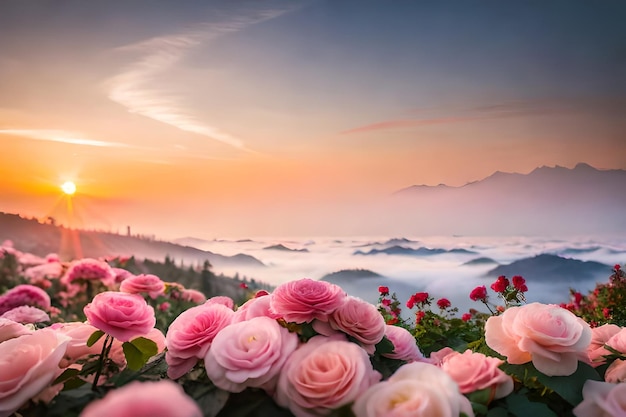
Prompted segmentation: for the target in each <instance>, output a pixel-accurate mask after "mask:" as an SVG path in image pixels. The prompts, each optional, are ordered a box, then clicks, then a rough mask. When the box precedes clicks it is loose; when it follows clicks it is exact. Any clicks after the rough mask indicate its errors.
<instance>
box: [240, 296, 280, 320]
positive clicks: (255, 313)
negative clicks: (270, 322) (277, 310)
mask: <svg viewBox="0 0 626 417" xmlns="http://www.w3.org/2000/svg"><path fill="white" fill-rule="evenodd" d="M270 299H271V298H270V297H269V296H262V297H256V298H251V299H249V300H248V301H246V302H245V303H243V304H242V305H241V306H239V308H238V309H237V310H236V311H235V315H234V316H233V323H238V322H240V321H245V320H250V319H251V318H253V317H269V318H272V319H277V318H278V317H277V316H276V315H275V314H272V312H271V311H270Z"/></svg>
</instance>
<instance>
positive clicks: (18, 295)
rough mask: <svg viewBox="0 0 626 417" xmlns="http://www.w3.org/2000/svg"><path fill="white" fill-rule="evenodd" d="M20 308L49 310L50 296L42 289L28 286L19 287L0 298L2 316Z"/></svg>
mask: <svg viewBox="0 0 626 417" xmlns="http://www.w3.org/2000/svg"><path fill="white" fill-rule="evenodd" d="M19 306H33V307H39V308H41V309H43V310H48V309H49V308H50V296H49V295H48V294H47V293H46V292H45V291H44V290H42V289H41V288H39V287H35V286H34V285H28V284H23V285H18V286H17V287H14V288H11V289H10V290H9V291H7V292H6V293H4V295H2V296H0V314H4V313H6V312H7V311H9V310H11V309H13V308H15V307H19Z"/></svg>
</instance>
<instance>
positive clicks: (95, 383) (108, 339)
mask: <svg viewBox="0 0 626 417" xmlns="http://www.w3.org/2000/svg"><path fill="white" fill-rule="evenodd" d="M107 344H108V347H107ZM112 346H113V336H110V335H108V334H107V336H106V338H105V339H104V343H103V344H102V352H100V358H99V359H98V370H97V371H96V376H95V377H94V379H93V384H92V385H91V390H92V391H95V390H96V388H97V387H98V380H99V379H100V375H101V374H102V369H103V368H104V364H105V362H106V359H107V356H108V355H109V352H110V351H111V347H112Z"/></svg>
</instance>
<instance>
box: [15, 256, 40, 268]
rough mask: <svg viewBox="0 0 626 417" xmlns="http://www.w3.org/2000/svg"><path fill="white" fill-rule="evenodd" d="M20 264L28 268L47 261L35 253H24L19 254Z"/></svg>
mask: <svg viewBox="0 0 626 417" xmlns="http://www.w3.org/2000/svg"><path fill="white" fill-rule="evenodd" d="M17 261H18V262H19V264H20V265H22V266H23V267H24V268H28V267H31V266H34V265H41V264H43V263H45V262H46V260H45V259H44V258H42V257H41V256H37V255H34V254H32V253H22V254H21V255H19V256H18V260H17Z"/></svg>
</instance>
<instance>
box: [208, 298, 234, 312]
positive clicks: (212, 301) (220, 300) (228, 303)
mask: <svg viewBox="0 0 626 417" xmlns="http://www.w3.org/2000/svg"><path fill="white" fill-rule="evenodd" d="M206 304H222V305H224V306H226V307H228V308H230V309H231V310H234V309H235V301H233V299H232V298H230V297H226V296H225V295H218V296H215V297H211V298H209V299H208V300H206Z"/></svg>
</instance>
